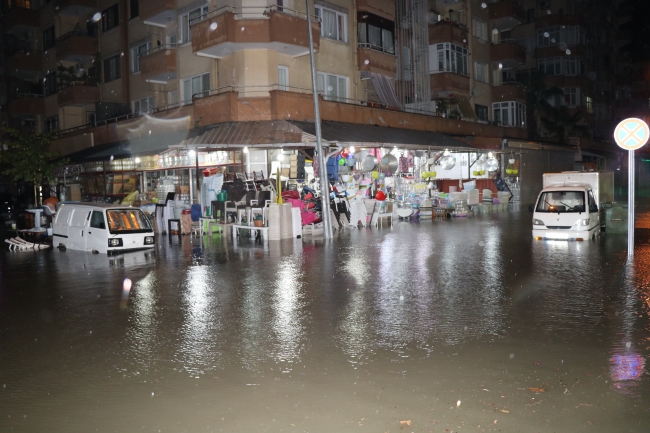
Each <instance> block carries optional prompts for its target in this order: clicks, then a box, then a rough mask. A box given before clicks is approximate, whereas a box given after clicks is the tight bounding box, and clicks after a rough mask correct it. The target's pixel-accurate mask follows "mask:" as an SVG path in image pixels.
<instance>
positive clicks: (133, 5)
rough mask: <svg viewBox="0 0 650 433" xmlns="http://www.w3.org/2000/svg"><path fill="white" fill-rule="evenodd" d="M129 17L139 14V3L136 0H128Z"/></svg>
mask: <svg viewBox="0 0 650 433" xmlns="http://www.w3.org/2000/svg"><path fill="white" fill-rule="evenodd" d="M129 6H130V8H129V9H130V10H131V19H133V18H135V17H137V16H139V15H140V4H139V3H138V0H130V4H129Z"/></svg>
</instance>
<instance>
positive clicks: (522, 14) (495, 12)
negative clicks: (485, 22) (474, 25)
mask: <svg viewBox="0 0 650 433" xmlns="http://www.w3.org/2000/svg"><path fill="white" fill-rule="evenodd" d="M488 12H489V14H490V24H492V25H493V26H494V27H496V28H497V29H498V30H499V31H500V32H506V31H509V30H512V29H514V28H515V27H517V26H519V25H521V24H523V23H524V22H525V21H526V11H525V10H524V7H523V6H522V5H520V4H519V3H517V2H514V1H510V0H501V1H500V2H498V3H490V6H489V9H488Z"/></svg>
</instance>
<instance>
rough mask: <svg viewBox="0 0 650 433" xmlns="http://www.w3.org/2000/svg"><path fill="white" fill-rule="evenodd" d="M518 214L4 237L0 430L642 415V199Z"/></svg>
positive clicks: (315, 426) (507, 422)
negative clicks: (299, 236) (320, 226)
mask: <svg viewBox="0 0 650 433" xmlns="http://www.w3.org/2000/svg"><path fill="white" fill-rule="evenodd" d="M530 219H531V215H530V214H529V213H528V212H524V211H522V212H518V211H515V212H511V213H507V214H506V213H503V214H494V215H491V216H482V217H475V218H469V219H457V220H448V221H447V220H444V221H435V222H422V223H420V224H416V223H408V222H399V223H396V224H395V225H394V226H393V227H392V228H386V227H385V228H383V229H379V230H376V229H375V230H370V229H360V230H357V229H354V230H351V231H345V232H343V233H342V234H340V235H338V236H337V239H335V240H334V241H332V242H323V241H322V239H321V240H318V239H317V240H312V239H310V238H306V239H305V241H304V242H301V241H287V242H282V243H278V242H276V243H271V245H270V246H269V247H268V248H264V247H263V246H260V245H254V244H251V243H250V242H248V241H247V240H244V241H243V242H241V243H239V244H238V245H237V246H236V247H235V246H233V243H232V241H229V242H227V243H224V242H223V240H221V239H220V238H219V236H214V238H213V239H212V241H211V242H209V243H204V244H202V243H201V242H200V241H199V240H196V239H195V240H193V241H192V242H190V240H189V238H184V239H183V242H182V244H180V245H179V243H178V241H177V240H174V241H173V243H172V245H170V244H169V243H168V239H167V238H161V239H157V241H159V244H158V245H157V248H156V250H155V252H149V253H143V252H140V253H133V254H127V255H124V256H119V257H117V258H110V257H107V256H105V255H89V254H84V253H79V252H74V251H65V252H61V251H58V250H53V251H42V252H35V253H25V252H22V253H9V252H7V253H4V254H2V255H0V284H1V285H0V350H1V352H0V431H2V432H8V431H18V432H65V433H74V432H84V433H85V432H91V431H96V432H204V431H205V432H312V433H319V432H323V433H324V432H328V433H329V432H361V433H365V432H373V433H374V432H379V433H382V432H484V431H485V432H488V431H495V432H496V431H501V432H520V431H521V432H571V433H574V432H604V431H609V432H648V431H649V430H650V375H649V373H648V369H650V360H649V359H648V355H649V354H650V320H649V316H648V313H649V306H650V240H649V239H650V236H648V232H650V230H647V229H650V221H647V220H649V219H650V217H648V214H645V215H641V217H640V218H639V221H640V222H639V226H640V228H639V229H638V231H637V233H638V244H637V250H636V251H637V252H636V256H635V261H634V263H632V264H628V263H627V261H626V236H625V235H623V236H621V235H618V236H614V235H610V236H604V237H602V238H601V239H599V240H597V241H595V242H594V241H589V242H573V243H566V242H542V241H533V240H532V239H531V233H530V230H531V223H530ZM206 239H208V238H206ZM125 278H129V279H130V280H132V282H133V286H132V288H131V290H130V292H127V291H124V290H123V280H124V279H125Z"/></svg>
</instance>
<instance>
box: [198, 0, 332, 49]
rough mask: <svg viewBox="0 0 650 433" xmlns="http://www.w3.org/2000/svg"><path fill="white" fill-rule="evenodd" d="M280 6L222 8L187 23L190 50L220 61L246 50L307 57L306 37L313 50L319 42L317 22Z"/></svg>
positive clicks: (307, 45) (315, 18)
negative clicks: (188, 26)
mask: <svg viewBox="0 0 650 433" xmlns="http://www.w3.org/2000/svg"><path fill="white" fill-rule="evenodd" d="M307 18H308V17H307V15H306V14H305V13H303V12H299V11H294V10H292V9H287V8H284V7H280V6H260V7H245V8H235V7H232V6H224V7H221V8H219V9H217V10H214V11H211V12H209V13H207V14H204V15H201V16H199V17H196V18H194V19H192V20H191V22H190V26H191V31H192V50H193V52H194V53H195V54H198V55H201V56H205V57H213V58H222V57H225V56H229V55H231V54H232V53H233V52H235V51H239V50H243V49H247V48H249V47H250V46H251V45H250V44H256V48H258V49H262V48H266V49H270V50H275V51H278V52H279V53H282V54H286V55H290V56H293V57H299V56H303V55H306V54H309V48H308V47H309V34H308V33H307V32H308V31H311V32H312V36H313V44H314V49H318V47H319V43H320V31H319V26H318V23H319V19H318V17H316V16H312V17H309V19H310V21H309V22H310V23H311V26H308V25H307V23H306V22H305V21H306V20H307Z"/></svg>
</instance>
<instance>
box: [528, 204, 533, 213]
mask: <svg viewBox="0 0 650 433" xmlns="http://www.w3.org/2000/svg"><path fill="white" fill-rule="evenodd" d="M528 212H535V205H534V204H529V205H528Z"/></svg>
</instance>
